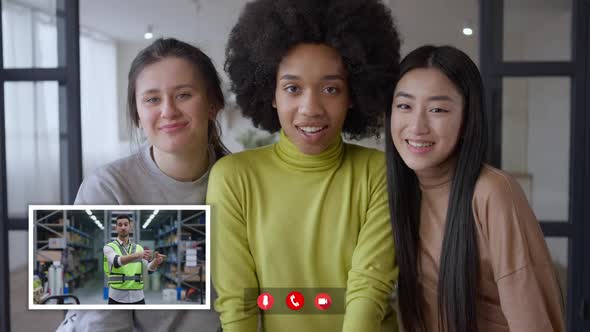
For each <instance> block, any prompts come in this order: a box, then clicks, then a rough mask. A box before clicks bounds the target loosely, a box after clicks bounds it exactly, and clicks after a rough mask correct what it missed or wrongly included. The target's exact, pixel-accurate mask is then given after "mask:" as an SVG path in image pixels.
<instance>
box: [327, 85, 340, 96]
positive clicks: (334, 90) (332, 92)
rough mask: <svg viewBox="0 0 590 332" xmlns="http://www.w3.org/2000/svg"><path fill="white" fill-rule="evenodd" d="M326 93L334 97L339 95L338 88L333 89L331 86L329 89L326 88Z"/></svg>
mask: <svg viewBox="0 0 590 332" xmlns="http://www.w3.org/2000/svg"><path fill="white" fill-rule="evenodd" d="M324 91H325V92H326V93H328V94H331V95H334V94H337V93H338V88H336V87H333V86H329V87H326V88H325V89H324Z"/></svg>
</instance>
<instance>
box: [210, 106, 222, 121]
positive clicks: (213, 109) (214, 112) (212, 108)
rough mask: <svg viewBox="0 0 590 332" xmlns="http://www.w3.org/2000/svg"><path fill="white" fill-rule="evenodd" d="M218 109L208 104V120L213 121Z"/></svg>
mask: <svg viewBox="0 0 590 332" xmlns="http://www.w3.org/2000/svg"><path fill="white" fill-rule="evenodd" d="M218 111H219V110H217V109H216V107H215V105H210V106H209V112H208V117H209V120H211V121H214V120H215V118H216V117H217V112H218Z"/></svg>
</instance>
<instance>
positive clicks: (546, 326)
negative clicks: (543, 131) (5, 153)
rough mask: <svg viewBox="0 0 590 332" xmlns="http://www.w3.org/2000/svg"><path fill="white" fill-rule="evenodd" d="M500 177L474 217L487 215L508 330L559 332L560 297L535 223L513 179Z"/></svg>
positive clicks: (522, 194)
mask: <svg viewBox="0 0 590 332" xmlns="http://www.w3.org/2000/svg"><path fill="white" fill-rule="evenodd" d="M500 174H502V173H500ZM502 176H503V177H501V178H499V179H501V181H494V182H492V185H493V186H494V187H493V188H492V189H490V193H489V194H488V196H487V201H486V203H485V204H486V205H485V206H486V208H485V209H484V210H482V212H481V216H480V217H482V216H485V218H487V220H486V222H485V224H486V225H488V234H489V235H488V236H489V248H490V256H491V257H490V259H491V263H492V269H493V271H494V278H495V280H496V283H497V286H498V293H499V296H500V305H501V307H502V312H503V313H504V316H505V317H506V320H507V322H508V326H509V327H510V331H531V332H533V331H565V325H564V319H563V306H562V303H563V302H562V296H561V292H560V290H559V286H558V283H557V278H556V275H555V270H554V268H553V263H552V261H551V256H550V255H549V250H548V249H547V245H546V243H545V238H544V236H543V233H542V231H541V228H540V226H539V222H538V221H537V219H536V217H535V215H534V213H533V211H532V209H531V207H530V206H529V204H528V201H527V199H526V197H525V195H524V193H523V191H522V189H521V188H520V186H519V185H518V183H516V181H515V180H514V179H512V178H511V177H509V176H508V175H503V174H502ZM482 205H483V204H482ZM477 210H479V209H477ZM484 211H485V212H484Z"/></svg>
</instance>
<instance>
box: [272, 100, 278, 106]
mask: <svg viewBox="0 0 590 332" xmlns="http://www.w3.org/2000/svg"><path fill="white" fill-rule="evenodd" d="M272 108H277V100H276V99H274V98H273V99H272Z"/></svg>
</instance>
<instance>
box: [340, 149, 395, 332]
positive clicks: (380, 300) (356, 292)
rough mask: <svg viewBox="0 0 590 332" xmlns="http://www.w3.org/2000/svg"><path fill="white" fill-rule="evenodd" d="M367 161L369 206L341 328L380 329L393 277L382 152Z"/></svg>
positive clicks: (355, 255)
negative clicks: (369, 164)
mask: <svg viewBox="0 0 590 332" xmlns="http://www.w3.org/2000/svg"><path fill="white" fill-rule="evenodd" d="M371 165H372V166H373V167H372V168H371V174H369V181H370V186H369V188H371V191H370V192H369V193H368V195H369V207H368V210H367V214H366V220H365V221H364V224H363V225H362V228H361V230H360V233H359V236H358V242H357V245H356V248H355V249H354V253H353V256H352V268H351V270H350V271H349V273H348V282H347V289H346V313H345V316H344V325H343V330H342V331H343V332H353V331H366V332H372V331H381V325H382V321H383V318H384V317H385V314H386V313H387V312H388V310H389V304H390V298H391V294H392V292H393V285H394V281H395V280H396V279H397V273H398V268H397V265H396V264H395V252H394V246H393V235H392V232H391V223H390V217H389V206H388V202H387V187H386V177H385V161H384V158H383V154H382V153H380V152H379V153H377V152H376V153H375V154H374V158H373V160H372V163H371Z"/></svg>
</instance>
